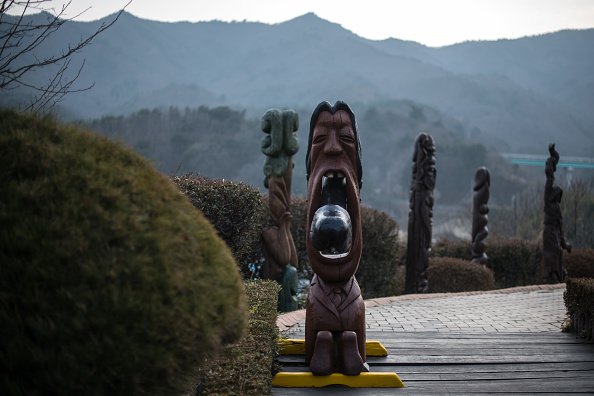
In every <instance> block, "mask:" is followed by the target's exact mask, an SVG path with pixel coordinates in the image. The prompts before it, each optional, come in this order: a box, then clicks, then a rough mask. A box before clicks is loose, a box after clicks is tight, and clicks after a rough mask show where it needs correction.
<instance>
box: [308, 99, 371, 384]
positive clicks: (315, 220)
mask: <svg viewBox="0 0 594 396" xmlns="http://www.w3.org/2000/svg"><path fill="white" fill-rule="evenodd" d="M360 151H361V148H360V144H359V138H358V135H357V124H356V121H355V115H354V114H353V112H352V110H351V109H350V107H349V106H348V105H347V104H346V103H344V102H341V101H339V102H336V104H334V106H332V105H331V104H330V103H328V102H322V103H320V104H319V105H318V106H317V107H316V109H315V110H314V112H313V114H312V117H311V123H310V129H309V140H308V144H307V154H306V167H307V180H308V182H307V202H308V206H307V227H308V228H307V229H308V230H309V232H308V233H307V236H306V246H307V255H308V257H309V262H310V264H311V267H312V269H313V270H314V272H315V274H314V276H313V279H312V281H311V287H310V289H309V294H308V297H307V308H306V318H305V361H306V363H307V364H308V365H309V367H310V370H311V371H312V373H313V374H314V375H329V374H331V373H335V372H338V373H342V374H346V375H358V374H360V373H361V372H362V371H369V366H368V365H367V363H365V304H364V303H363V298H362V297H361V289H360V288H359V284H358V283H357V280H356V279H355V272H356V271H357V267H358V266H359V261H360V259H361V251H362V246H363V245H362V234H361V209H360V198H359V190H360V188H361V180H362V169H361V156H360Z"/></svg>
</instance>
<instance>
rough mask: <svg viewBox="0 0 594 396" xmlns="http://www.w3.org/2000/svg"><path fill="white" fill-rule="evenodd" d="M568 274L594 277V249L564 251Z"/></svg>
mask: <svg viewBox="0 0 594 396" xmlns="http://www.w3.org/2000/svg"><path fill="white" fill-rule="evenodd" d="M563 261H564V263H565V268H566V269H567V276H568V277H571V278H594V249H589V248H585V249H573V250H572V251H571V253H566V252H563Z"/></svg>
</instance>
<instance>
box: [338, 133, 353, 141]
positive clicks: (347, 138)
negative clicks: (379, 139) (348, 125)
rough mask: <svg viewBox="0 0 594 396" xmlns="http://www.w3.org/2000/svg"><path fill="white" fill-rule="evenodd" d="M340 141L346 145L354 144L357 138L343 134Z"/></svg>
mask: <svg viewBox="0 0 594 396" xmlns="http://www.w3.org/2000/svg"><path fill="white" fill-rule="evenodd" d="M340 140H341V141H343V142H345V143H354V142H355V138H354V137H353V136H352V135H350V134H348V135H345V134H341V135H340Z"/></svg>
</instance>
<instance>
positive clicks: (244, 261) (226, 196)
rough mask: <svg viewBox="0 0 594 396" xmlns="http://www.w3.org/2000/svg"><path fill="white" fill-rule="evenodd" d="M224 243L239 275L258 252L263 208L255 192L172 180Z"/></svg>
mask: <svg viewBox="0 0 594 396" xmlns="http://www.w3.org/2000/svg"><path fill="white" fill-rule="evenodd" d="M172 180H173V181H174V183H175V184H176V185H177V186H178V188H179V189H180V191H181V192H182V193H183V194H184V195H185V196H186V197H187V198H188V199H189V200H190V202H192V204H193V205H194V206H195V207H196V208H198V209H200V211H201V212H202V213H203V214H204V216H206V218H207V219H208V220H209V221H210V222H211V223H212V225H213V226H214V227H215V229H216V230H217V232H218V234H219V236H220V237H221V238H222V239H223V240H224V241H225V242H226V243H227V245H228V246H229V248H230V249H231V252H233V256H234V257H235V259H236V260H237V262H238V263H239V265H240V267H241V270H242V272H243V273H244V274H245V275H247V272H248V269H247V265H248V264H249V262H250V261H252V260H253V259H254V257H255V256H256V255H258V254H259V252H260V251H261V244H260V238H261V234H262V229H263V227H264V225H265V224H266V222H267V221H268V214H267V208H266V205H265V204H264V202H263V201H262V196H261V194H260V192H259V191H258V190H256V189H255V188H253V187H251V186H248V185H247V184H244V183H238V182H233V181H229V180H219V179H209V178H206V177H202V176H198V175H194V174H188V175H185V176H175V177H173V178H172Z"/></svg>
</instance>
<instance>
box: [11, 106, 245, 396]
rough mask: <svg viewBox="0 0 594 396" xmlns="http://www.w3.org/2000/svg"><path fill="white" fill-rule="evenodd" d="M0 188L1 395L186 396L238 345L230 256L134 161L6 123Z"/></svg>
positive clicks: (238, 297) (240, 315) (64, 131)
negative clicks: (210, 358)
mask: <svg viewBox="0 0 594 396" xmlns="http://www.w3.org/2000/svg"><path fill="white" fill-rule="evenodd" d="M0 186H1V188H0V224H1V225H2V226H1V227H0V323H1V325H0V338H1V339H2V343H1V345H0V373H1V374H0V389H2V394H3V395H13V394H27V395H144V394H146V395H164V394H167V395H169V394H182V393H183V392H185V391H187V389H188V386H189V385H190V383H192V382H195V380H196V379H195V378H192V376H193V375H195V373H196V372H197V367H198V365H199V362H200V361H201V359H203V358H204V356H205V355H206V354H207V353H210V352H211V351H213V350H216V349H218V348H219V346H220V345H221V344H222V343H225V342H230V341H233V340H236V339H238V338H239V337H240V335H241V333H242V331H243V329H244V327H245V322H246V314H245V301H244V300H245V297H244V291H243V288H242V283H241V277H240V274H239V272H238V270H237V267H236V265H235V262H234V260H233V257H232V256H231V253H230V252H229V250H228V248H227V247H226V246H225V244H224V243H223V242H222V241H221V240H220V239H219V238H218V237H217V236H216V233H215V231H214V229H213V228H212V226H211V225H210V224H209V223H208V221H206V220H205V219H204V217H203V216H202V215H201V214H200V213H199V211H197V210H195V208H194V207H193V206H192V205H191V204H190V203H189V202H188V201H187V200H186V199H185V197H184V196H183V195H182V194H180V193H179V191H177V189H176V188H175V186H174V185H173V184H172V183H171V182H170V181H169V180H168V179H167V178H166V177H164V176H162V175H161V174H159V173H158V172H157V171H155V170H154V169H153V168H152V167H151V165H150V164H149V163H148V162H147V161H145V160H143V159H142V158H140V157H139V156H138V155H135V154H133V153H132V152H131V151H129V150H127V149H125V148H123V147H121V146H120V145H118V144H116V143H113V142H110V141H108V140H107V139H105V138H102V137H99V136H96V135H93V134H90V133H87V132H84V131H80V130H77V129H76V128H75V127H72V126H63V125H60V124H58V123H57V122H55V121H54V120H52V119H51V118H38V117H35V116H31V115H23V114H18V113H15V112H9V111H2V112H0Z"/></svg>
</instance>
